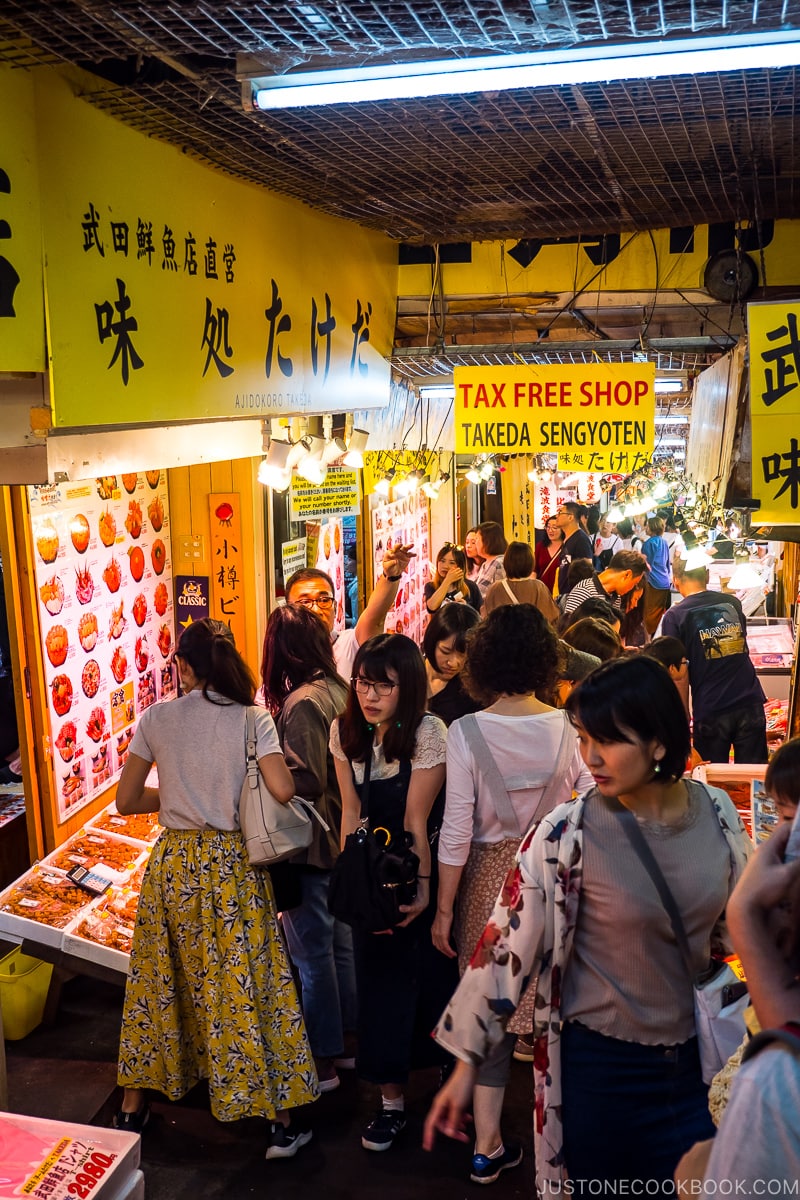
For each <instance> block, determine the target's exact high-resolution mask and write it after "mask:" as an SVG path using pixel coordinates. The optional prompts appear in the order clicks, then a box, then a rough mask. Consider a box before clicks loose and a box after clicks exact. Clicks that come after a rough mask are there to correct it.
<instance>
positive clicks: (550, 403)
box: [454, 363, 655, 472]
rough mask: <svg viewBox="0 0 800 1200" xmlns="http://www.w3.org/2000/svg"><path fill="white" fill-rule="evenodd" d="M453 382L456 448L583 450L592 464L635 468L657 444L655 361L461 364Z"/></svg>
mask: <svg viewBox="0 0 800 1200" xmlns="http://www.w3.org/2000/svg"><path fill="white" fill-rule="evenodd" d="M454 382H455V429H456V447H455V448H456V453H459V454H557V455H558V456H559V460H560V461H561V462H563V461H565V456H567V455H570V454H580V455H581V456H582V458H583V460H584V461H583V462H582V468H581V469H583V470H585V471H597V470H609V471H619V470H623V471H626V472H628V471H634V470H636V468H637V467H638V466H641V465H643V464H644V463H645V462H647V460H648V459H649V458H650V456H651V454H652V452H653V446H654V442H655V366H654V364H652V363H633V364H631V363H625V364H610V363H597V364H590V365H585V364H576V365H573V364H567V365H555V366H547V365H545V366H534V365H530V366H528V365H523V366H515V367H457V368H456V369H455V372H454ZM576 466H577V464H576Z"/></svg>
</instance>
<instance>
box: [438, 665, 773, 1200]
mask: <svg viewBox="0 0 800 1200" xmlns="http://www.w3.org/2000/svg"><path fill="white" fill-rule="evenodd" d="M567 711H568V713H569V716H570V718H571V720H572V722H573V724H574V726H575V729H576V731H577V736H578V741H579V744H580V748H581V756H582V758H583V761H584V762H585V764H586V766H587V767H588V768H589V770H590V771H591V773H592V775H593V777H594V781H595V786H594V787H593V788H591V789H590V790H589V791H588V792H587V793H586V794H585V795H584V796H582V797H581V798H579V799H578V800H574V801H571V802H568V803H566V804H560V805H558V806H557V807H556V808H554V809H553V811H552V812H551V813H550V814H549V815H548V816H546V817H545V818H544V820H542V821H540V822H539V823H538V824H537V825H535V826H533V827H532V828H531V829H530V830H529V832H528V833H527V835H526V836H525V838H524V839H523V842H522V844H521V846H520V849H519V852H518V855H517V861H516V865H515V867H514V868H513V869H512V871H511V872H510V873H509V876H508V878H507V879H506V881H505V884H504V886H503V890H502V893H501V895H500V896H499V897H498V900H497V903H496V904H495V908H494V912H493V913H492V916H491V919H490V921H489V923H488V925H487V926H486V929H485V930H484V933H483V935H482V938H481V941H480V943H479V944H478V946H477V948H476V950H475V953H474V954H473V956H472V960H471V963H470V969H469V970H468V971H467V972H466V974H465V975H464V977H463V978H462V981H461V984H460V985H459V988H458V991H457V992H456V994H455V996H454V997H453V1000H452V1002H451V1004H450V1005H449V1007H448V1009H447V1011H446V1013H445V1015H444V1018H443V1020H442V1021H441V1022H440V1025H439V1029H438V1031H437V1038H438V1040H439V1041H440V1042H441V1044H442V1045H444V1046H445V1047H447V1048H448V1049H450V1050H451V1051H452V1052H453V1053H454V1054H456V1055H457V1056H458V1057H459V1062H458V1064H457V1065H456V1069H455V1071H454V1073H453V1075H452V1076H451V1078H450V1079H449V1080H448V1082H447V1083H446V1084H445V1086H444V1088H443V1089H442V1090H441V1091H440V1092H439V1095H438V1096H437V1098H436V1100H435V1101H434V1104H433V1108H432V1109H431V1113H430V1114H429V1117H428V1122H427V1125H426V1145H428V1146H430V1145H431V1144H432V1141H433V1137H434V1134H435V1131H436V1130H437V1129H438V1130H441V1131H442V1132H445V1133H448V1134H449V1135H450V1136H456V1137H461V1139H462V1140H465V1139H466V1135H465V1134H464V1133H463V1132H461V1130H462V1120H463V1116H462V1114H463V1110H464V1107H465V1105H466V1103H467V1102H468V1100H469V1098H470V1096H471V1094H472V1090H473V1086H474V1082H475V1077H476V1069H477V1065H478V1064H479V1063H480V1062H482V1061H483V1060H484V1059H486V1057H487V1055H488V1054H489V1053H490V1051H491V1048H492V1047H493V1046H494V1045H497V1044H498V1043H499V1042H501V1041H502V1039H503V1036H504V1033H505V1027H506V1024H507V1022H508V1019H509V1017H510V1015H511V1013H513V1011H514V1009H515V1008H516V1007H517V1005H518V1004H519V1002H520V996H521V994H522V992H523V991H524V989H525V986H526V984H527V983H528V981H529V980H533V979H534V977H536V982H535V984H532V985H531V986H533V987H535V993H536V1000H535V1008H534V1045H535V1055H534V1086H535V1096H536V1104H535V1111H536V1121H535V1131H534V1132H535V1141H536V1171H537V1186H538V1189H539V1192H540V1193H541V1194H547V1193H551V1194H553V1195H555V1194H561V1193H562V1192H563V1191H564V1190H565V1185H568V1182H569V1181H572V1182H573V1184H575V1183H576V1182H577V1181H578V1180H580V1181H581V1187H582V1188H583V1189H584V1190H586V1191H590V1192H591V1191H592V1190H593V1189H594V1190H596V1191H597V1192H598V1194H599V1193H600V1192H602V1191H603V1190H604V1187H605V1185H607V1184H612V1185H615V1184H616V1183H617V1182H618V1181H620V1180H624V1181H626V1184H627V1186H629V1187H630V1185H631V1181H633V1180H636V1181H639V1184H638V1185H639V1188H640V1189H641V1188H642V1187H644V1188H645V1189H646V1190H649V1188H652V1187H653V1186H654V1185H655V1187H656V1188H657V1189H658V1193H661V1192H663V1193H664V1194H672V1192H673V1190H674V1189H673V1187H672V1176H673V1172H674V1170H675V1167H676V1166H677V1163H678V1160H679V1159H680V1157H681V1155H682V1154H683V1153H684V1152H685V1151H686V1150H687V1149H688V1148H689V1147H690V1146H691V1145H693V1144H694V1142H695V1141H698V1140H701V1139H702V1138H704V1137H707V1136H709V1135H710V1134H711V1133H712V1132H713V1126H712V1124H711V1118H710V1116H709V1112H708V1088H707V1086H706V1084H705V1083H704V1082H703V1078H702V1075H701V1070H700V1056H699V1052H698V1046H697V1036H696V1030H695V1020H694V995H693V983H694V978H693V976H694V974H699V973H700V972H701V971H703V970H705V969H706V968H707V967H708V963H709V959H710V956H711V953H712V951H713V952H714V953H716V954H724V953H725V952H726V950H727V946H726V944H725V935H724V924H723V916H724V911H725V906H726V904H727V900H728V897H729V895H730V893H731V891H732V890H733V887H734V885H735V883H736V881H737V879H738V878H739V876H740V874H741V872H742V871H743V869H744V865H745V861H746V859H747V857H748V854H749V853H750V849H751V847H750V841H749V838H748V837H747V834H746V833H745V832H744V829H743V827H742V823H741V821H740V820H739V817H738V815H737V812H736V809H735V808H734V806H733V804H732V803H731V801H730V799H729V797H728V796H727V795H726V794H725V792H722V791H720V790H719V789H717V788H707V787H705V786H704V785H701V784H699V783H694V782H693V781H691V780H688V779H684V778H683V771H684V766H685V763H686V759H687V756H688V753H689V724H688V720H687V717H686V713H685V712H684V709H683V705H682V703H681V700H680V697H679V695H678V692H677V690H676V688H675V686H674V684H673V683H672V680H671V679H670V677H669V675H668V674H667V672H666V671H665V670H664V668H663V667H662V666H661V664H660V663H657V662H655V661H654V660H653V659H649V658H646V657H644V656H642V655H637V656H635V657H632V658H622V659H615V660H614V661H612V662H608V663H604V664H603V666H601V667H598V668H597V670H595V671H593V672H592V673H591V674H590V675H589V676H588V677H587V678H586V679H585V680H584V682H583V683H582V684H581V685H580V687H578V688H577V689H576V690H575V691H574V692H572V694H571V695H570V697H569V699H568V701H567ZM631 826H633V830H632V832H629V830H631ZM638 837H641V838H643V839H644V841H645V842H646V844H647V847H648V848H649V852H650V854H651V855H652V856H653V858H654V859H655V862H656V863H657V864H658V868H659V869H660V871H661V873H662V874H663V876H664V878H665V879H667V880H668V881H669V888H670V890H671V892H672V894H673V897H674V900H675V904H676V906H677V909H678V911H679V912H680V914H681V918H682V922H683V925H684V928H685V931H686V936H687V939H688V946H689V951H690V956H691V959H692V965H693V968H694V970H693V973H692V974H691V975H690V973H689V971H688V970H687V968H686V966H685V965H684V959H683V956H682V954H681V953H680V950H679V948H678V945H677V941H676V938H675V935H674V933H673V929H672V924H671V921H670V917H669V916H668V914H667V910H666V909H665V907H664V905H663V903H662V901H661V898H660V896H659V892H658V890H657V889H656V884H655V882H654V880H653V879H652V878H651V875H650V873H649V871H648V869H647V868H646V866H645V863H644V861H643V859H642V858H641V857H640V855H639V852H638V850H637V849H636V845H637V838H638ZM645 1181H646V1182H645ZM631 1190H632V1191H633V1192H635V1191H636V1190H637V1187H636V1185H634V1186H633V1187H632V1189H631ZM650 1194H656V1193H655V1192H651V1193H650Z"/></svg>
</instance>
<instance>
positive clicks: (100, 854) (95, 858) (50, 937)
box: [0, 804, 161, 978]
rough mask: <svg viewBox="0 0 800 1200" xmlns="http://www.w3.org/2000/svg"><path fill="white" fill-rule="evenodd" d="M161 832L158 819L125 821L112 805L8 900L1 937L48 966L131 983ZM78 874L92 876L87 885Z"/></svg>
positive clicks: (143, 816)
mask: <svg viewBox="0 0 800 1200" xmlns="http://www.w3.org/2000/svg"><path fill="white" fill-rule="evenodd" d="M160 831H161V826H160V825H159V822H158V814H157V813H137V814H132V815H130V816H121V815H120V814H119V813H118V812H117V810H116V806H115V805H114V804H111V805H109V806H108V807H107V808H105V809H103V810H102V811H101V812H99V813H98V814H97V815H96V816H94V817H93V818H91V820H89V821H87V822H86V825H85V826H84V827H83V828H82V829H80V830H79V831H78V832H77V833H75V834H73V835H72V837H70V838H68V839H67V841H65V842H64V843H63V844H62V845H61V846H59V847H58V849H56V850H54V851H53V852H52V853H51V854H48V855H47V856H46V857H45V858H43V859H42V860H41V861H40V862H38V863H36V864H35V865H34V866H33V867H31V869H30V870H29V871H26V872H25V874H24V875H22V876H21V877H20V878H19V879H17V880H16V881H15V882H14V883H12V884H11V886H10V887H8V888H6V890H5V891H4V892H3V893H2V894H0V934H2V936H3V937H4V938H6V939H8V940H9V941H15V942H20V943H21V944H22V946H23V948H24V949H25V950H26V952H27V953H30V954H34V955H37V956H38V957H41V958H44V959H45V960H47V961H50V962H56V963H58V964H61V965H68V966H72V967H73V968H75V969H83V970H86V971H87V972H88V973H89V974H91V973H99V974H101V975H104V976H105V975H106V973H107V972H112V973H114V975H115V976H116V977H117V978H122V977H124V976H125V975H126V974H127V970H128V957H129V954H130V948H131V940H132V938H133V926H134V921H135V919H136V908H137V905H138V902H139V888H140V886H141V880H142V875H143V874H144V869H145V866H146V864H147V860H148V858H149V855H150V851H151V850H152V848H153V843H154V842H155V840H156V838H157V837H158V835H159V833H160ZM76 867H83V868H85V869H86V870H87V871H89V872H90V873H91V875H90V877H89V879H88V880H87V881H86V882H85V883H83V884H81V883H78V882H75V881H74V879H73V878H71V877H70V872H74V868H76ZM78 873H80V872H78ZM98 967H99V968H102V970H101V971H99V972H98V971H97V970H96V968H98Z"/></svg>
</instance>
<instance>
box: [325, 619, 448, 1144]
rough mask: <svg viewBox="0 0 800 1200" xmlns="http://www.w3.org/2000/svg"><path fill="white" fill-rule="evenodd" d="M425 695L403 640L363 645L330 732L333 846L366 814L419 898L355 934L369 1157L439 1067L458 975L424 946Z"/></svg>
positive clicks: (430, 798) (429, 762)
mask: <svg viewBox="0 0 800 1200" xmlns="http://www.w3.org/2000/svg"><path fill="white" fill-rule="evenodd" d="M448 607H450V606H448ZM427 690H428V689H427V681H426V678H425V667H424V664H423V661H422V655H421V654H420V652H419V649H418V648H417V646H415V645H414V643H413V642H412V641H411V639H410V638H407V637H404V636H403V635H402V634H382V635H380V636H379V637H374V638H371V639H370V640H369V641H368V642H365V643H364V645H363V646H361V647H360V649H359V651H358V654H357V655H356V660H355V663H354V665H353V678H352V681H351V688H350V694H349V696H348V699H347V707H346V708H345V711H344V713H343V714H342V716H341V717H339V718H338V720H336V721H334V722H333V725H332V727H331V750H332V751H333V756H334V758H335V760H336V774H337V776H338V780H339V789H340V791H341V795H342V842H343V843H344V839H345V838H346V837H347V835H348V834H350V833H354V832H355V830H356V829H357V828H358V826H359V825H360V823H361V820H362V809H366V812H365V818H366V821H367V824H368V827H369V828H370V829H371V830H375V829H376V828H381V829H383V830H385V831H386V833H387V834H388V835H389V837H390V838H394V839H402V838H403V837H404V835H405V834H406V833H408V834H409V835H410V838H411V843H412V849H413V850H414V852H415V853H416V854H417V855H418V856H419V875H418V879H417V885H416V896H415V898H414V900H413V901H412V902H411V903H410V904H408V905H403V906H402V907H401V911H402V912H403V913H404V914H405V915H404V917H403V920H402V921H401V922H400V924H399V925H396V926H395V927H394V928H393V929H391V930H384V931H382V932H380V933H364V932H361V931H359V930H354V933H353V943H354V949H355V962H356V980H357V984H358V1056H357V1060H356V1069H357V1071H358V1074H359V1075H360V1077H361V1078H362V1079H365V1080H368V1081H369V1082H370V1083H374V1084H377V1085H378V1086H379V1088H380V1092H381V1107H380V1109H379V1111H378V1112H377V1114H376V1116H375V1117H374V1118H373V1119H372V1120H371V1121H370V1122H369V1123H368V1124H367V1125H366V1126H365V1127H364V1129H363V1131H362V1136H361V1144H362V1146H364V1148H365V1149H366V1150H388V1149H389V1148H390V1147H391V1145H392V1143H393V1142H394V1139H395V1138H396V1137H397V1136H398V1134H399V1133H400V1132H401V1131H402V1130H403V1129H404V1128H405V1116H404V1099H403V1091H404V1087H405V1084H406V1081H407V1078H408V1073H409V1070H410V1069H411V1067H412V1066H425V1065H431V1064H432V1063H433V1062H436V1061H439V1062H442V1061H444V1060H443V1059H442V1058H438V1059H437V1058H436V1056H435V1055H432V1053H431V1052H432V1050H434V1051H435V1050H436V1047H435V1045H434V1043H433V1042H432V1041H431V1039H430V1037H429V1032H430V1029H431V1028H432V1026H433V1023H434V1021H435V1019H436V1008H437V1006H438V1005H440V1004H442V1003H444V1001H445V999H446V997H447V995H448V994H449V993H450V992H451V991H452V988H453V986H454V983H455V972H454V971H452V970H450V969H448V968H449V964H447V963H446V962H445V960H444V959H442V958H441V956H440V955H437V954H436V953H435V951H434V950H433V946H432V945H431V940H430V927H431V921H432V919H433V913H434V910H435V897H436V872H435V859H434V858H433V856H432V854H431V845H430V838H431V837H432V836H434V835H435V833H436V831H437V829H438V824H439V821H440V818H441V812H440V808H441V800H440V799H439V797H440V792H441V790H442V784H443V783H444V770H445V768H444V762H445V727H444V725H443V724H442V722H441V721H440V720H439V718H438V717H435V716H433V714H432V713H427V712H426V711H425V704H426V699H427ZM437 801H439V803H438V804H437ZM437 960H438V962H437ZM443 965H444V967H445V969H444V970H443V969H442V967H443ZM437 1053H438V1051H437Z"/></svg>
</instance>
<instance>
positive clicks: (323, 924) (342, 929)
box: [283, 867, 357, 1058]
mask: <svg viewBox="0 0 800 1200" xmlns="http://www.w3.org/2000/svg"><path fill="white" fill-rule="evenodd" d="M298 870H299V871H300V873H301V881H302V882H301V888H302V896H303V898H302V901H301V903H300V904H299V905H298V907H297V908H292V909H290V910H289V911H288V912H285V913H284V914H283V928H284V931H285V933H286V941H287V943H288V945H289V953H290V955H291V958H292V962H293V963H294V965H295V966H296V968H297V972H298V974H299V976H300V983H301V985H302V993H303V994H302V1005H303V1016H304V1018H305V1022H306V1029H307V1030H308V1040H309V1041H310V1043H311V1052H312V1054H313V1055H314V1057H315V1058H336V1057H337V1056H339V1055H341V1053H342V1051H343V1050H344V1040H343V1034H344V1032H345V1031H350V1030H354V1029H355V1028H356V1016H357V1013H356V976H355V968H354V966H353V939H352V935H351V932H350V929H349V927H348V926H347V925H343V924H342V922H341V921H337V920H335V919H334V918H333V917H332V916H331V914H330V913H329V912H328V888H329V886H330V881H331V873H330V871H315V870H314V869H313V868H307V869H303V868H302V867H298Z"/></svg>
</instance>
